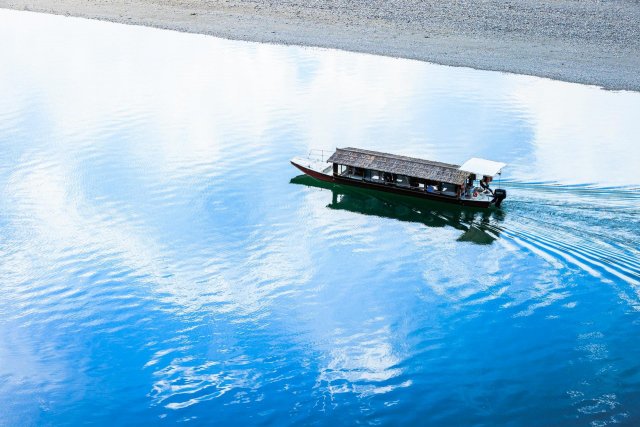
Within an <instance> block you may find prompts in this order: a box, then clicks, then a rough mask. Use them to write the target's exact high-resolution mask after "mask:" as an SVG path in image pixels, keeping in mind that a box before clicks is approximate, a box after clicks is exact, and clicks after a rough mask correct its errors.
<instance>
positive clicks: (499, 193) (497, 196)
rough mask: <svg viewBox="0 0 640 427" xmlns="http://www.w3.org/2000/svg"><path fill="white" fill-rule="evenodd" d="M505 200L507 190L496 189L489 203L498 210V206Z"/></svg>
mask: <svg viewBox="0 0 640 427" xmlns="http://www.w3.org/2000/svg"><path fill="white" fill-rule="evenodd" d="M506 198H507V190H503V189H501V188H498V189H496V190H493V200H491V203H494V204H495V205H496V208H499V207H500V205H501V204H502V201H503V200H504V199H506Z"/></svg>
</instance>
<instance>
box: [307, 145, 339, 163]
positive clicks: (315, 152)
mask: <svg viewBox="0 0 640 427" xmlns="http://www.w3.org/2000/svg"><path fill="white" fill-rule="evenodd" d="M331 154H333V152H332V151H329V150H320V149H317V148H312V149H311V150H309V153H308V154H307V158H308V159H310V160H315V161H320V162H324V161H325V160H327V159H328V158H329V157H330V156H331Z"/></svg>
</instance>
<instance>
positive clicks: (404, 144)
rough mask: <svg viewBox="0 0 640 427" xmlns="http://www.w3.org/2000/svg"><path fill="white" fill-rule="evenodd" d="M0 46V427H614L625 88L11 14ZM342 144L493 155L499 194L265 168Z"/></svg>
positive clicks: (639, 351) (632, 374)
mask: <svg viewBox="0 0 640 427" xmlns="http://www.w3.org/2000/svg"><path fill="white" fill-rule="evenodd" d="M43 34H46V35H47V36H46V37H43ZM0 39H1V40H3V41H4V42H3V43H2V44H0V55H1V56H2V58H3V64H5V66H3V67H0V93H2V94H3V96H2V97H0V147H2V150H0V193H1V196H0V283H2V292H1V293H0V337H1V341H0V342H2V344H1V345H0V408H2V411H1V412H2V413H3V419H2V421H0V423H3V424H7V425H15V424H40V423H42V424H56V425H57V424H80V423H85V422H94V423H97V424H113V423H116V424H132V423H133V424H142V423H154V422H162V421H165V422H174V421H190V422H193V423H196V424H205V423H206V424H209V423H220V424H231V423H234V424H235V423H250V424H276V425H281V424H298V423H308V424H353V423H354V422H362V423H371V424H379V423H383V424H399V423H407V424H409V423H416V424H417V423H426V424H443V425H451V424H465V425H466V424H507V423H511V424H541V425H557V424H576V425H584V424H589V423H591V424H593V425H604V424H610V423H614V422H624V423H628V424H637V423H638V422H640V415H639V414H638V410H637V408H639V407H640V377H639V374H638V373H639V372H640V364H639V363H640V362H638V361H639V360H640V357H638V356H640V345H639V344H638V343H637V342H636V341H637V340H634V339H633V337H635V336H637V334H638V332H639V327H640V315H639V313H640V288H639V285H640V261H639V259H640V258H639V249H640V248H639V247H638V241H640V236H639V232H638V230H640V224H639V222H640V219H639V218H640V215H639V214H640V204H639V203H638V202H639V200H640V199H639V197H638V195H637V187H638V186H639V185H640V181H639V179H638V175H637V172H636V170H637V165H638V164H640V146H638V145H637V144H636V143H635V142H636V141H635V138H637V135H638V134H640V128H639V126H640V121H638V120H637V118H638V117H637V112H638V111H640V95H639V94H637V93H631V92H606V91H602V90H599V89H598V88H594V87H585V86H581V85H575V84H567V83H561V82H554V81H551V80H544V79H538V78H533V77H525V76H515V75H505V74H500V73H493V72H481V71H475V70H468V69H457V68H450V67H441V66H435V65H430V64H425V63H420V62H415V61H408V60H399V59H392V58H380V57H375V56H368V55H361V54H352V53H344V52H337V51H331V50H321V49H304V48H299V47H283V46H273V45H260V44H251V43H241V42H232V41H225V40H219V39H215V38H211V37H206V36H199V35H189V34H179V33H173V32H168V31H160V30H155V29H148V28H140V27H129V26H122V25H115V24H110V23H103V22H93V21H85V20H79V19H73V18H65V17H54V16H47V15H39V14H31V13H24V12H10V11H0ZM346 145H349V146H360V147H366V148H370V149H377V150H383V151H391V152H396V153H402V154H408V155H415V156H420V157H426V158H432V159H438V160H442V161H449V162H456V163H457V162H462V161H464V160H466V158H468V157H471V156H482V157H488V158H493V159H496V160H503V161H506V162H508V163H509V164H510V166H509V167H508V169H506V171H505V172H506V173H505V176H504V179H503V185H505V186H506V188H507V189H508V191H509V198H508V199H507V201H506V202H505V204H504V207H505V209H504V210H503V211H502V212H484V213H483V212H473V211H467V210H460V209H457V208H452V207H448V206H440V205H437V204H436V205H434V204H429V203H418V202H411V201H408V200H405V199H403V198H398V197H395V196H389V195H380V194H376V193H371V192H367V191H361V190H350V189H345V188H340V187H335V186H326V185H320V184H318V183H315V182H313V181H310V180H309V179H306V178H300V177H296V175H297V173H296V170H295V169H293V168H292V167H290V166H289V164H288V159H289V158H291V157H292V156H293V155H297V154H301V153H305V152H307V151H308V150H309V149H310V148H324V149H333V148H334V147H335V146H346Z"/></svg>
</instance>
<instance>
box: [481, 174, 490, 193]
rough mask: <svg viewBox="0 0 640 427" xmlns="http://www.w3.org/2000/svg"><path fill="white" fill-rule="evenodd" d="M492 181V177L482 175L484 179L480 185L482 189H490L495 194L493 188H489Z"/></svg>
mask: <svg viewBox="0 0 640 427" xmlns="http://www.w3.org/2000/svg"><path fill="white" fill-rule="evenodd" d="M490 182H491V177H490V176H487V175H485V176H483V177H482V180H480V187H482V189H483V190H484V191H485V192H487V191H488V192H489V193H491V194H493V190H492V189H490V188H489V183H490Z"/></svg>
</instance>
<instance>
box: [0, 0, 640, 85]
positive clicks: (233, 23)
mask: <svg viewBox="0 0 640 427" xmlns="http://www.w3.org/2000/svg"><path fill="white" fill-rule="evenodd" d="M0 7H3V8H12V9H19V10H31V11H36V12H47V13H54V14H63V15H71V16H79V17H85V18H92V19H102V20H108V21H115V22H121V23H127V24H136V25H146V26H153V27H160V28H167V29H172V30H178V31H186V32H193V33H203V34H211V35H214V36H219V37H224V38H229V39H237V40H251V41H259V42H269V43H284V44H299V45H307V46H321V47H330V48H338V49H344V50H350V51H357V52H366V53H373V54H379V55H387V56H397V57H404V58H413V59H419V60H424V61H429V62H433V63H437V64H444V65H454V66H465V67H472V68H479V69H485V70H497V71H506V72H513V73H520V74H529V75H534V76H540V77H549V78H553V79H558V80H564V81H571V82H578V83H585V84H594V85H598V86H602V87H604V88H607V89H627V90H635V91H640V72H639V71H638V70H640V2H638V1H634V0H611V1H594V0H581V1H573V0H572V1H569V0H511V1H498V0H458V1H439V0H404V1H403V0H370V1H353V0H333V1H326V0H316V1H314V0H283V1H280V0H209V1H202V0H127V1H124V0H120V1H116V0H101V1H97V0H37V1H36V0H31V1H29V0H0Z"/></svg>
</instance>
